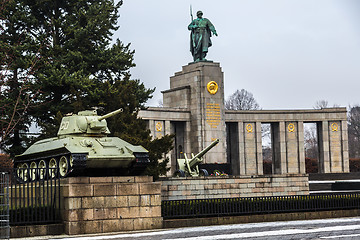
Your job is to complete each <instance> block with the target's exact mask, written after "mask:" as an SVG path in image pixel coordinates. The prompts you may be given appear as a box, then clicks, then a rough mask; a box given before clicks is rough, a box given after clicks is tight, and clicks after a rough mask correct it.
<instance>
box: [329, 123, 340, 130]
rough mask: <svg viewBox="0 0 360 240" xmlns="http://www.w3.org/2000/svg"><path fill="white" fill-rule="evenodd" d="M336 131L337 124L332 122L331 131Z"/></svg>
mask: <svg viewBox="0 0 360 240" xmlns="http://www.w3.org/2000/svg"><path fill="white" fill-rule="evenodd" d="M338 129H339V126H338V124H337V123H336V122H333V123H332V124H331V130H332V131H333V132H337V130H338Z"/></svg>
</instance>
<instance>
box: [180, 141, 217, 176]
mask: <svg viewBox="0 0 360 240" xmlns="http://www.w3.org/2000/svg"><path fill="white" fill-rule="evenodd" d="M218 143H219V139H216V140H215V141H213V142H212V143H211V144H210V145H209V146H207V147H206V148H205V149H203V150H202V151H201V152H199V153H198V154H196V155H195V156H194V154H193V153H192V154H191V158H190V159H189V158H187V157H186V154H185V153H184V157H185V158H184V159H177V162H178V165H179V169H178V170H176V171H175V173H174V177H185V176H191V177H198V176H208V175H209V173H208V172H207V170H206V169H200V170H199V164H200V163H202V162H203V159H202V157H203V156H204V155H205V154H206V153H207V152H208V151H210V149H212V148H213V147H215V145H216V144H218Z"/></svg>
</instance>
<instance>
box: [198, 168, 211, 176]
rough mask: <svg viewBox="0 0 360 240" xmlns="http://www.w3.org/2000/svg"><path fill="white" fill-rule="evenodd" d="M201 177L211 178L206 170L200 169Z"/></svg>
mask: <svg viewBox="0 0 360 240" xmlns="http://www.w3.org/2000/svg"><path fill="white" fill-rule="evenodd" d="M199 176H200V177H206V176H209V173H208V171H207V170H206V169H200V170H199Z"/></svg>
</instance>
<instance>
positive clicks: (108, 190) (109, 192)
mask: <svg viewBox="0 0 360 240" xmlns="http://www.w3.org/2000/svg"><path fill="white" fill-rule="evenodd" d="M114 195H116V186H115V185H109V184H96V185H94V196H95V197H98V196H114Z"/></svg>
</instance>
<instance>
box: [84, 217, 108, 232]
mask: <svg viewBox="0 0 360 240" xmlns="http://www.w3.org/2000/svg"><path fill="white" fill-rule="evenodd" d="M79 223H80V224H82V225H83V229H84V231H83V232H81V233H87V234H88V233H90V234H91V233H103V232H104V230H103V221H102V220H98V221H84V222H79Z"/></svg>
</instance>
